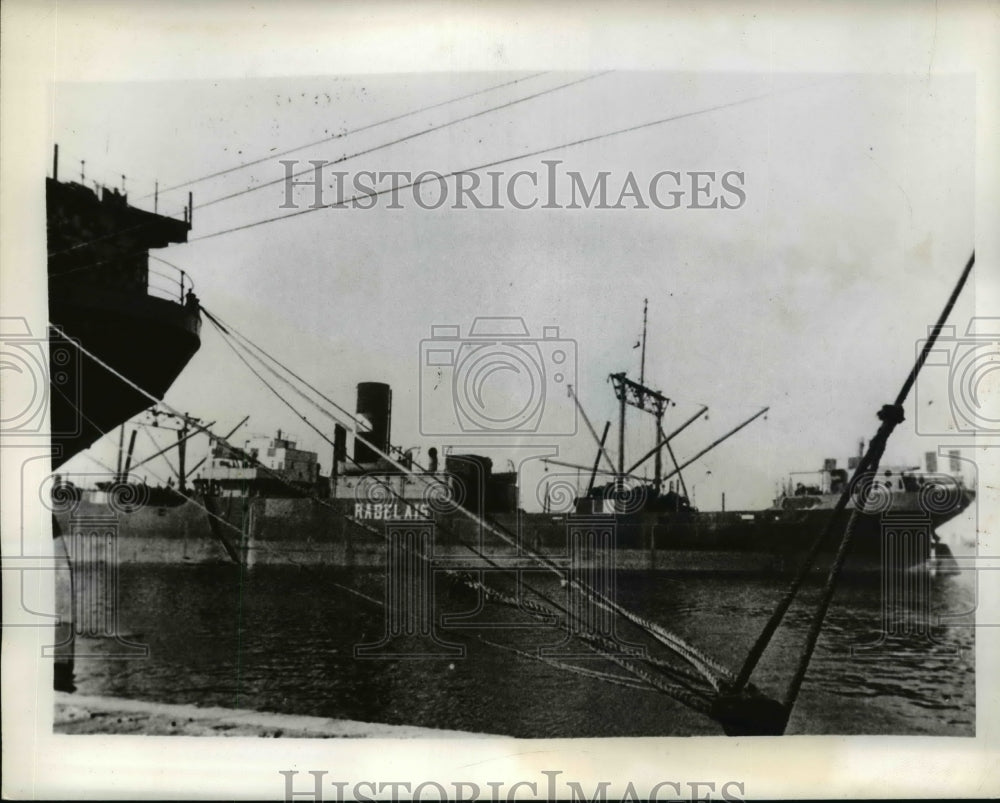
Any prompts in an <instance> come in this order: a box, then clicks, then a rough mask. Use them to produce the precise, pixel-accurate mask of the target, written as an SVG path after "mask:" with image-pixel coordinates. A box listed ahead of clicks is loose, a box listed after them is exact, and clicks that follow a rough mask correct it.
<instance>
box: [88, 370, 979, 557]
mask: <svg viewBox="0 0 1000 803" xmlns="http://www.w3.org/2000/svg"><path fill="white" fill-rule="evenodd" d="M356 409H357V414H358V416H359V417H362V418H363V419H364V420H365V421H366V422H368V423H369V425H370V431H368V432H367V433H366V434H365V436H364V437H363V438H358V437H355V439H354V444H353V450H352V452H351V454H350V457H349V456H348V446H349V443H348V439H349V437H350V435H349V433H348V432H347V430H346V429H344V428H343V427H341V426H339V425H338V426H337V427H336V429H335V435H334V439H333V458H334V459H333V461H332V470H331V472H330V474H329V475H324V474H321V472H320V465H319V459H318V454H317V453H316V452H313V451H309V450H304V449H300V448H298V444H297V441H296V440H295V439H294V438H293V437H292V436H290V435H289V434H288V433H286V432H282V431H281V430H279V431H278V432H277V433H276V435H272V436H267V435H258V436H253V437H250V438H247V439H245V440H244V441H243V445H242V447H239V448H237V447H234V446H233V445H231V443H225V442H222V441H216V442H215V443H214V444H213V446H212V448H211V451H210V454H209V455H208V456H207V458H206V460H205V463H204V466H203V467H202V468H201V469H200V471H199V472H198V474H197V476H196V477H194V478H193V479H190V478H188V477H186V476H181V477H178V482H177V484H178V486H179V487H186V486H187V485H188V484H190V485H191V487H192V489H193V490H192V491H191V492H190V493H189V494H180V493H178V492H176V491H173V490H172V489H153V488H149V489H144V490H143V491H142V492H141V493H137V494H135V496H136V497H137V498H143V499H147V500H149V501H148V503H146V504H143V505H140V506H138V507H136V508H135V509H133V510H126V511H123V512H122V514H121V515H120V517H119V528H118V533H119V538H118V550H119V559H120V560H122V561H123V562H136V563H142V562H173V561H176V562H184V563H191V562H194V563H198V562H212V561H235V562H240V563H244V564H246V565H248V566H253V565H256V564H271V563H276V564H301V565H332V566H344V567H355V566H356V567H380V566H383V565H384V564H385V560H386V532H387V531H388V530H389V529H391V528H394V527H396V528H398V527H400V526H403V527H405V526H407V525H411V524H415V523H418V522H419V523H423V524H424V525H428V524H431V525H432V536H431V537H432V540H433V546H432V549H433V551H434V553H435V554H437V555H441V556H448V557H449V558H450V559H453V560H459V559H460V558H463V557H470V556H474V555H481V554H488V555H491V556H494V557H498V556H506V557H507V558H511V557H513V556H518V555H520V556H522V557H523V556H525V555H532V554H535V555H541V556H549V557H551V556H564V555H566V554H567V550H568V549H569V548H570V541H571V532H572V531H573V529H574V527H576V526H577V525H579V524H580V523H581V522H598V523H601V524H602V525H603V526H605V527H608V528H610V531H612V532H613V534H614V536H613V537H614V547H613V556H612V558H611V559H612V562H613V566H614V568H615V569H620V570H656V571H670V572H720V573H726V572H731V573H749V574H754V573H771V572H777V573H785V572H790V571H793V570H795V569H797V568H798V567H799V566H800V565H801V562H802V559H803V556H804V555H805V553H806V552H807V551H808V549H809V547H810V546H811V545H812V543H813V541H814V540H815V539H816V538H817V537H818V536H819V535H820V534H821V533H822V532H823V531H824V529H825V528H826V527H827V525H828V523H829V521H830V519H831V517H832V516H833V513H834V509H835V507H836V503H837V500H838V499H839V497H840V494H841V492H842V490H843V488H844V485H845V484H846V483H847V482H848V468H853V465H852V463H853V461H854V460H856V459H857V458H851V459H849V460H848V461H847V462H846V465H847V467H848V468H844V467H839V466H838V462H837V461H835V460H827V461H826V462H825V464H824V466H823V468H822V469H821V470H819V471H816V472H812V474H813V477H812V478H811V479H809V480H807V481H806V482H803V481H802V479H803V473H796V474H793V475H792V477H791V478H790V479H789V480H788V481H787V482H786V483H785V484H784V485H783V487H782V488H781V490H780V492H779V493H778V494H777V496H776V498H775V499H774V500H773V502H772V504H771V505H770V506H768V507H766V508H763V509H760V510H744V511H738V510H737V511H712V512H703V511H699V510H698V509H696V508H695V507H694V506H693V505H692V504H691V503H690V501H689V500H688V498H687V496H686V494H685V493H684V492H683V490H682V489H683V479H682V475H681V474H679V473H678V474H677V476H678V477H679V479H680V482H678V483H677V484H676V485H673V486H671V485H667V484H666V481H665V480H664V479H663V478H662V477H661V478H660V479H659V480H658V481H657V480H654V481H653V482H650V483H647V484H640V483H637V482H636V481H634V480H632V479H630V478H629V479H628V481H625V480H623V479H621V478H615V479H612V480H611V481H610V482H608V483H605V484H603V485H595V484H594V482H593V475H592V477H591V483H590V486H589V487H588V488H587V489H586V490H583V489H581V490H580V491H579V492H578V493H575V494H570V495H561V496H559V499H558V500H557V499H555V498H553V499H547V500H546V504H545V509H544V510H543V511H542V512H528V511H525V510H524V509H523V508H522V506H521V500H520V498H519V497H520V490H519V487H518V477H517V474H516V473H514V472H495V471H494V470H493V463H492V460H491V459H490V458H489V457H485V456H482V455H476V454H457V453H446V454H443V455H441V457H442V458H443V459H439V454H438V452H437V449H436V448H434V447H431V448H429V449H428V450H427V460H426V465H424V466H422V467H417V466H416V465H415V464H414V463H413V452H414V450H408V451H403V450H401V449H398V448H396V447H394V446H392V444H391V442H390V432H391V410H392V390H391V388H390V387H389V386H388V385H386V384H383V383H378V382H364V383H361V384H359V385H358V390H357V406H356ZM932 468H935V469H936V467H932V466H926V467H925V468H924V469H923V470H920V469H918V468H917V467H912V466H906V467H883V468H882V469H881V470H880V472H879V474H878V476H877V477H874V478H871V479H870V482H871V483H872V488H871V491H870V494H869V497H868V500H867V504H866V506H865V509H864V510H862V511H860V515H859V516H858V519H857V522H858V523H857V526H856V529H855V536H854V540H853V542H852V550H851V554H850V557H849V559H848V562H847V564H846V567H845V570H846V571H848V572H852V571H853V572H877V571H881V570H883V569H884V567H885V566H886V565H888V564H895V565H902V568H911V567H914V566H918V565H919V566H922V565H925V564H927V562H928V561H930V560H931V559H933V558H935V557H936V558H938V559H941V558H943V557H947V556H948V554H949V553H948V547H947V546H946V545H945V544H943V543H941V542H940V540H939V539H938V537H937V535H936V532H935V530H936V528H937V527H939V526H940V525H941V524H943V523H945V522H946V521H949V520H950V519H952V518H954V517H955V516H957V515H959V514H960V513H961V512H962V511H964V510H965V509H966V508H967V507H968V506H969V504H970V503H971V502H972V501H973V499H974V496H975V495H974V492H973V491H972V490H971V489H970V488H967V487H966V484H965V482H964V479H963V478H962V477H961V475H960V474H958V473H945V472H938V471H936V470H930V469H932ZM659 471H660V469H658V472H659ZM664 476H669V475H664ZM661 488H667V490H666V491H663V492H661V490H660V489H661ZM157 492H158V493H159V494H160V499H159V501H157V500H156V499H155V498H154V497H153V494H154V493H157ZM552 496H553V497H556V496H557V494H555V493H553V494H552ZM82 497H83V498H82V499H81V502H80V506H79V509H78V511H77V512H78V514H84V515H89V514H97V513H99V512H100V510H101V509H102V507H103V508H104V509H105V510H106V505H107V504H108V492H107V490H96V491H90V492H86V493H83V494H82ZM854 506H855V502H854V496H852V498H851V500H850V501H849V502H848V508H847V509H848V512H850V511H851V510H853V508H854ZM88 511H89V513H88ZM836 541H837V538H836V536H834V537H833V538H831V543H829V544H827V545H825V547H824V549H823V550H821V552H820V554H819V557H818V558H817V562H816V563H817V565H816V568H817V569H820V568H821V567H822V566H824V565H827V564H828V563H829V562H830V558H831V555H832V551H833V550H834V548H835V546H836Z"/></svg>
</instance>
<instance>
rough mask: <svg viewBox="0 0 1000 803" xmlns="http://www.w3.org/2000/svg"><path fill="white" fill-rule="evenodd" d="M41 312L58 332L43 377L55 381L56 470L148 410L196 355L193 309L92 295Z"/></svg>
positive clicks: (52, 338) (57, 302) (150, 298)
mask: <svg viewBox="0 0 1000 803" xmlns="http://www.w3.org/2000/svg"><path fill="white" fill-rule="evenodd" d="M49 308H50V309H49V317H50V319H51V320H52V321H53V323H54V324H56V325H57V326H58V327H59V332H56V331H55V330H53V331H52V333H51V334H50V338H49V355H50V363H51V376H52V377H53V379H55V378H56V377H58V378H59V380H61V381H59V382H58V384H56V383H55V382H53V385H52V387H53V392H52V394H51V416H52V417H51V425H52V444H53V447H54V454H53V466H54V467H58V466H60V465H62V464H63V463H65V462H66V461H67V460H69V459H70V458H71V457H73V456H74V455H76V454H78V453H79V452H81V451H83V450H84V449H86V448H87V447H89V446H91V445H92V444H93V443H94V442H95V441H97V439H98V438H100V437H101V436H102V435H104V433H106V432H109V431H111V430H113V429H114V428H115V427H117V426H119V425H120V424H121V423H123V422H124V421H127V420H128V419H129V418H131V417H132V416H134V415H136V414H138V413H140V412H142V411H143V410H145V409H147V408H149V407H150V406H151V405H152V404H153V402H152V401H151V399H150V396H152V397H153V398H156V399H162V398H163V396H164V394H165V393H166V392H167V389H168V388H169V387H170V386H171V385H172V384H173V382H174V380H175V379H176V378H177V377H178V376H179V375H180V373H181V371H182V370H184V367H185V366H186V365H187V364H188V362H189V361H190V359H191V358H192V357H193V356H194V354H195V353H196V352H197V351H198V348H199V346H200V344H201V341H200V338H199V329H200V326H201V319H200V316H199V314H198V309H197V307H194V308H191V307H187V306H184V305H181V304H177V303H174V302H171V301H167V300H165V299H162V298H156V297H153V296H146V297H140V298H134V297H133V298H127V299H126V298H122V297H119V296H116V295H115V294H114V293H108V292H97V291H91V292H83V293H81V294H78V295H76V296H75V297H74V298H72V299H61V298H52V299H51V301H50V305H49ZM70 341H75V342H70ZM77 346H79V348H78V347H77ZM87 352H89V354H93V355H95V356H97V357H99V359H100V360H101V361H102V362H104V363H106V364H107V365H108V366H109V367H110V368H111V369H113V371H112V370H108V368H105V367H103V366H102V365H100V364H99V363H97V362H96V361H95V360H93V359H92V358H90V357H89V356H87ZM119 375H120V376H119ZM122 376H124V377H127V378H128V380H129V382H126V381H124V380H123V379H122V378H121V377H122ZM130 383H134V384H135V385H137V386H138V387H139V388H142V390H143V391H145V393H143V392H141V391H139V390H137V389H136V388H135V387H133V385H132V384H130ZM147 394H149V395H147Z"/></svg>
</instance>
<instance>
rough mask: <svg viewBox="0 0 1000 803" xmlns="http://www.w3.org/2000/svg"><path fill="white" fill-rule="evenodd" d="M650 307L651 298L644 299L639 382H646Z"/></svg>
mask: <svg viewBox="0 0 1000 803" xmlns="http://www.w3.org/2000/svg"><path fill="white" fill-rule="evenodd" d="M648 309H649V299H648V298H644V299H643V300H642V357H641V360H640V362H639V384H640V385H645V384H646V311H647V310H648Z"/></svg>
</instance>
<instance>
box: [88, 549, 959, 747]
mask: <svg viewBox="0 0 1000 803" xmlns="http://www.w3.org/2000/svg"><path fill="white" fill-rule="evenodd" d="M493 574H495V573H492V572H491V573H487V576H486V577H484V580H485V581H486V582H487V583H490V584H496V585H498V586H503V585H504V584H506V586H505V587H506V590H508V591H511V590H513V588H512V586H511V582H510V580H509V578H503V577H497V578H493V577H491V576H490V575H493ZM526 578H527V579H526V580H525V582H526V583H527V584H528V585H529V586H530V587H531V588H534V589H538V590H541V591H543V592H544V593H546V594H549V595H552V597H553V598H558V595H560V594H563V593H564V592H565V590H564V589H563V588H560V584H559V582H558V580H557V579H556V578H554V577H552V576H551V575H550V576H545V575H541V574H532V573H529V575H526ZM449 582H450V581H449V578H447V577H444V576H443V575H440V574H439V575H437V576H436V586H435V587H436V588H437V590H438V593H437V595H436V596H435V601H436V607H435V609H434V613H435V616H436V617H437V636H438V639H439V641H440V642H441V644H442V645H444V646H442V647H441V651H442V652H443V653H447V654H444V655H441V656H438V657H433V656H432V657H423V658H398V657H386V656H383V655H378V654H375V655H373V654H371V651H369V654H367V655H365V656H364V657H358V656H357V655H356V653H355V649H356V647H357V646H358V645H365V644H368V645H371V644H376V643H378V642H379V641H380V639H382V637H383V636H384V634H385V633H386V629H387V622H386V607H385V606H384V605H383V604H380V601H382V600H384V599H385V595H386V593H387V589H386V582H385V573H384V572H380V571H378V570H374V569H370V568H365V569H342V568H336V567H328V566H324V567H319V566H317V567H301V566H275V565H258V566H255V567H253V568H246V567H240V566H237V565H134V564H126V565H123V566H121V567H120V568H119V569H118V571H117V574H116V575H115V576H114V579H113V581H112V585H113V586H114V588H111V589H110V590H111V591H112V592H113V593H112V594H110V595H109V596H107V599H108V600H109V601H110V600H112V599H115V598H117V603H116V604H113V605H112V606H111V607H112V608H113V612H114V616H113V617H105V618H104V619H103V620H102V621H104V623H105V624H104V627H105V628H107V629H108V631H109V632H105V633H101V632H97V631H95V630H94V629H93V628H91V630H90V633H89V635H88V636H87V637H78V638H77V642H76V652H77V656H76V667H75V683H76V687H77V693H79V694H86V695H103V696H114V697H122V698H132V699H139V700H149V701H155V702H161V703H174V704H193V705H198V706H223V707H227V708H235V709H248V710H256V711H266V712H275V713H282V714H298V715H311V716H319V717H330V718H344V719H351V720H359V721H366V722H378V723H386V724H399V725H413V726H421V727H431V728H444V729H449V730H462V731H467V732H475V733H488V734H504V735H510V736H517V737H523V738H532V737H546V738H557V737H600V736H674V735H718V734H721V729H720V727H719V726H718V725H717V724H716V723H714V722H713V721H711V720H710V719H708V718H706V717H705V716H704V715H702V714H699V713H697V712H694V711H691V710H690V709H688V708H686V707H685V706H683V705H681V704H680V703H677V702H675V701H673V700H672V699H670V698H669V697H667V696H665V695H664V694H662V693H660V692H658V691H650V690H641V689H634V688H628V687H625V686H622V685H619V684H614V683H609V682H606V681H605V680H601V679H597V678H591V677H583V676H581V675H579V674H575V673H571V672H569V671H566V670H565V669H560V668H557V667H555V666H553V665H551V664H550V663H543V662H540V661H537V660H533V659H532V658H531V657H530V656H531V655H534V654H537V652H538V649H539V648H540V647H546V646H549V647H550V646H551V645H554V644H558V643H559V642H560V641H561V639H562V634H563V633H564V631H563V630H562V629H561V628H560V627H559V625H558V623H553V622H552V621H549V622H548V623H544V622H543V623H542V624H541V625H540V624H539V622H538V620H537V619H536V618H535V617H533V616H532V615H530V614H528V613H526V612H525V611H520V610H515V609H513V608H510V607H506V606H502V605H497V604H494V603H486V604H485V605H483V606H481V607H480V606H479V605H478V600H477V599H476V594H475V593H474V592H471V591H469V590H468V589H464V593H459V594H456V592H455V588H454V584H451V585H449ZM786 587H787V579H785V580H782V579H780V578H767V579H764V578H757V577H747V576H738V575H733V574H719V575H706V574H704V573H701V574H698V575H682V574H668V573H664V572H620V573H619V574H618V576H617V587H616V588H615V592H614V593H615V596H616V598H617V600H618V601H619V602H620V603H621V604H622V605H623V606H625V607H626V608H628V609H630V610H632V611H635V612H636V613H638V614H640V615H641V616H643V617H646V618H647V619H649V620H651V621H654V622H656V623H658V624H660V625H662V626H664V627H666V628H668V629H669V630H671V631H673V632H675V633H677V634H678V635H680V636H681V637H682V638H684V639H685V640H686V641H687V642H688V643H689V644H692V645H694V646H696V647H698V648H699V649H700V650H702V651H703V652H705V653H707V654H708V655H710V656H711V657H713V658H715V659H716V660H718V661H719V662H720V663H722V664H723V665H725V666H726V667H728V668H730V669H732V670H734V671H735V670H738V668H739V666H740V662H741V661H742V660H743V658H744V656H746V654H747V651H748V650H749V647H750V644H751V643H752V641H753V639H754V637H755V636H756V634H757V633H759V632H760V629H761V627H762V626H763V624H764V622H765V620H766V618H767V616H768V615H769V614H770V612H771V611H772V610H773V609H774V605H775V604H776V602H777V600H778V598H779V597H780V596H781V594H782V593H783V592H784V590H785V588H786ZM929 589H930V594H929V595H924V596H923V598H919V599H918V598H913V597H909V598H907V599H903V600H901V601H900V600H896V602H898V603H899V604H897V605H894V606H888V607H887V603H888V602H890V601H891V600H890V598H889V596H887V595H889V594H890V593H891V592H889V591H887V590H886V589H885V588H883V583H882V582H881V581H880V579H879V577H878V576H866V577H848V578H844V581H843V582H842V583H841V584H840V585H839V586H838V589H837V593H836V595H835V597H834V601H833V605H832V606H831V608H830V611H829V614H828V616H827V619H826V623H825V626H824V628H823V631H822V635H821V637H820V639H819V642H818V645H817V648H816V652H815V654H814V655H813V658H812V661H811V663H810V666H809V672H808V674H807V676H806V679H805V683H804V684H803V686H802V689H801V693H800V695H799V698H798V702H797V705H796V706H795V709H794V712H793V714H792V718H791V720H790V722H789V726H788V733H790V734H791V733H798V734H933V735H951V736H973V735H974V734H975V671H974V658H975V656H974V629H973V628H972V627H971V626H970V624H969V623H970V622H971V621H972V615H973V614H972V612H973V611H974V608H975V585H974V577H973V576H972V575H970V574H969V573H965V574H957V575H950V576H936V577H932V578H931V579H930V583H929ZM817 591H818V587H817V586H815V585H814V586H811V587H807V588H806V589H804V591H803V594H802V595H801V596H802V598H801V600H800V601H798V602H797V603H796V604H795V605H793V607H792V608H791V610H790V611H789V614H788V616H787V617H786V619H785V622H784V624H783V625H782V627H781V628H779V630H778V632H777V634H776V636H775V638H774V639H773V641H772V643H771V645H770V647H769V649H768V651H767V652H766V653H765V657H764V659H763V660H762V661H761V663H760V665H759V666H758V668H757V670H756V672H755V674H754V677H753V680H754V682H755V684H756V685H757V686H758V687H759V688H761V689H762V690H763V691H764V692H766V693H767V694H769V695H770V696H773V697H775V698H778V699H780V698H782V697H783V695H784V693H785V690H786V689H787V687H788V683H789V681H790V679H791V676H792V673H793V671H794V666H795V663H796V661H797V659H798V656H799V654H800V651H801V648H802V644H803V641H804V638H805V633H806V628H807V627H808V621H809V617H810V616H811V614H812V612H813V611H814V601H815V598H816V595H817ZM918 596H920V595H918ZM463 612H464V616H461V618H460V619H458V620H456V619H455V615H456V614H463ZM446 614H452V618H450V619H447V620H445V621H444V622H442V621H441V620H440V616H442V615H446ZM463 625H464V626H463ZM617 635H618V637H619V638H620V639H621V640H622V641H624V642H630V641H632V642H635V641H640V642H641V643H647V642H648V641H649V640H648V639H646V640H645V641H642V640H641V639H639V638H638V636H640V635H641V634H638V633H636V632H635V631H634V630H629V629H628V626H626V625H625V624H624V623H621V625H619V629H618V631H617ZM572 647H573V649H574V650H576V651H577V652H579V651H580V649H579V645H578V644H577V643H576V642H573V643H572ZM375 652H376V653H377V650H376V651H375ZM557 657H559V656H558V655H557ZM560 660H562V659H561V658H560ZM566 661H567V662H569V663H574V664H575V665H577V666H582V667H586V668H589V669H593V670H598V671H600V672H604V673H608V674H610V673H614V674H616V675H618V676H622V675H623V674H624V673H623V671H622V670H621V669H620V668H619V667H618V666H616V665H614V664H612V663H611V662H609V661H607V660H606V659H594V658H591V659H589V660H584V659H579V658H568V659H566Z"/></svg>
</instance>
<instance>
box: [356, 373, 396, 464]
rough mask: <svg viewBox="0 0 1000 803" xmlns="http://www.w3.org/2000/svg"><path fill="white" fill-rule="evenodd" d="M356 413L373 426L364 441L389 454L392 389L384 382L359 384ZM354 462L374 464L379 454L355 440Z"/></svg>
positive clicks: (357, 439)
mask: <svg viewBox="0 0 1000 803" xmlns="http://www.w3.org/2000/svg"><path fill="white" fill-rule="evenodd" d="M356 412H357V413H358V415H363V416H364V417H365V418H366V419H367V421H368V423H369V424H370V425H371V432H366V433H364V435H363V437H364V439H365V440H367V441H368V442H369V443H371V444H372V446H374V447H376V448H377V449H379V450H380V451H382V452H387V451H388V450H389V433H390V424H391V422H392V388H390V387H389V386H388V385H387V384H385V383H384V382H359V383H358V405H357V408H356ZM354 460H355V462H357V463H374V462H375V461H376V460H378V454H377V453H376V452H375V451H374V450H373V449H371V448H370V447H369V446H368V445H367V444H364V443H362V442H361V440H360V439H359V438H355V439H354Z"/></svg>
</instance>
